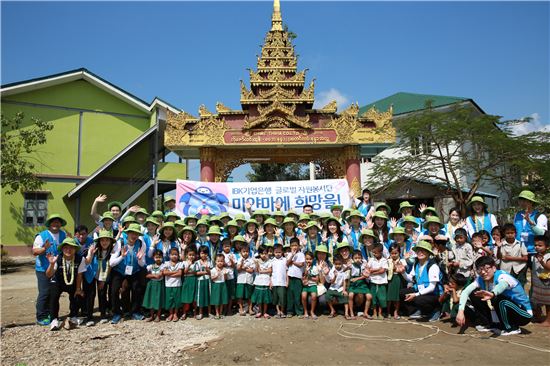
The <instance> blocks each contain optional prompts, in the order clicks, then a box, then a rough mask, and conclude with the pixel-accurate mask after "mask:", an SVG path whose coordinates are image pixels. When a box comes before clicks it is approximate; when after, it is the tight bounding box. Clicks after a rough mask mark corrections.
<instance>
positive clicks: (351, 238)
mask: <svg viewBox="0 0 550 366" xmlns="http://www.w3.org/2000/svg"><path fill="white" fill-rule="evenodd" d="M360 236H361V229H359V231H355V229H354V228H353V227H352V228H351V232H350V233H349V235H348V242H349V244H350V245H351V246H352V247H353V250H358V249H359V248H360V247H362V243H359V237H360Z"/></svg>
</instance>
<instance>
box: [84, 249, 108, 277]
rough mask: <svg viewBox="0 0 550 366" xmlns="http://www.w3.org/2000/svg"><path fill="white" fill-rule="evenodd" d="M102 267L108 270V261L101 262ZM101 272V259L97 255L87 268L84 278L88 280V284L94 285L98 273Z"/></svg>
mask: <svg viewBox="0 0 550 366" xmlns="http://www.w3.org/2000/svg"><path fill="white" fill-rule="evenodd" d="M101 262H102V263H101V265H102V266H103V268H104V269H105V270H106V269H107V263H108V261H107V259H103V260H101ZM98 271H99V259H98V256H97V255H94V256H93V257H92V262H91V263H90V264H88V266H87V267H86V272H84V278H85V279H86V282H88V283H92V282H93V280H94V278H95V276H96V274H97V272H98Z"/></svg>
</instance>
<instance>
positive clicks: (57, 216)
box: [44, 213, 67, 227]
mask: <svg viewBox="0 0 550 366" xmlns="http://www.w3.org/2000/svg"><path fill="white" fill-rule="evenodd" d="M55 219H57V220H59V221H61V227H63V226H65V225H67V221H66V220H65V219H64V218H62V217H61V215H60V214H56V213H54V214H51V215H50V216H48V219H47V220H46V222H45V223H44V224H45V225H46V227H50V224H51V222H52V221H53V220H55Z"/></svg>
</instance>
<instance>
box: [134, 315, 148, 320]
mask: <svg viewBox="0 0 550 366" xmlns="http://www.w3.org/2000/svg"><path fill="white" fill-rule="evenodd" d="M132 319H134V320H143V319H145V317H144V316H143V315H141V314H140V313H133V314H132Z"/></svg>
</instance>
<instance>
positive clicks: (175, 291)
mask: <svg viewBox="0 0 550 366" xmlns="http://www.w3.org/2000/svg"><path fill="white" fill-rule="evenodd" d="M179 257H180V252H179V250H178V248H172V249H170V261H168V262H164V264H163V265H162V267H161V268H162V274H163V275H164V286H165V291H164V308H165V309H166V310H168V311H169V312H170V315H169V316H168V318H166V321H168V322H169V321H173V322H177V321H178V308H179V306H180V297H181V295H180V291H181V273H182V270H181V268H182V263H181V262H180V261H179Z"/></svg>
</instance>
